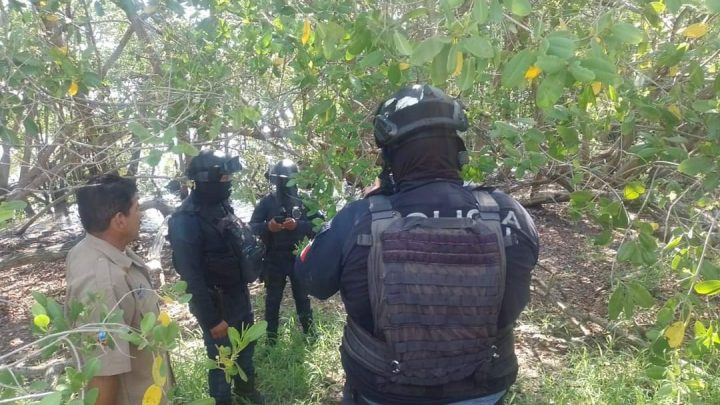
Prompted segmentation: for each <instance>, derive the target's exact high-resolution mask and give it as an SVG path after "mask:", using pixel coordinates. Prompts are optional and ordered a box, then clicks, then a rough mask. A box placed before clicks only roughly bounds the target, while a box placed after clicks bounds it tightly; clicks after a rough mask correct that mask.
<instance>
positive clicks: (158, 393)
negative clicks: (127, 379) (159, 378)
mask: <svg viewBox="0 0 720 405" xmlns="http://www.w3.org/2000/svg"><path fill="white" fill-rule="evenodd" d="M162 395H163V393H162V388H160V387H159V386H157V385H155V384H153V385H151V386H149V387H148V388H147V389H146V390H145V395H143V399H142V405H158V404H159V403H160V400H161V399H162Z"/></svg>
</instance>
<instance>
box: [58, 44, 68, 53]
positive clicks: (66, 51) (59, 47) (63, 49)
mask: <svg viewBox="0 0 720 405" xmlns="http://www.w3.org/2000/svg"><path fill="white" fill-rule="evenodd" d="M57 50H58V52H60V53H61V54H63V55H67V53H68V47H67V46H58V47H57Z"/></svg>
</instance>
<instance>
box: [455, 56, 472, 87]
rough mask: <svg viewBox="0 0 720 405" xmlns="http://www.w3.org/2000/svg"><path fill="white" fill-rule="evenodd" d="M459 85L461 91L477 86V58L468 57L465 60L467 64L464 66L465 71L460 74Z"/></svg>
mask: <svg viewBox="0 0 720 405" xmlns="http://www.w3.org/2000/svg"><path fill="white" fill-rule="evenodd" d="M457 84H458V86H459V87H460V90H461V91H465V90H468V89H470V88H471V87H472V86H473V84H475V58H473V57H468V58H466V59H465V64H464V65H463V70H462V72H461V73H460V78H458V80H457Z"/></svg>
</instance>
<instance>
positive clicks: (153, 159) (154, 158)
mask: <svg viewBox="0 0 720 405" xmlns="http://www.w3.org/2000/svg"><path fill="white" fill-rule="evenodd" d="M162 157H163V151H161V150H157V149H153V150H151V151H150V153H148V155H147V157H146V158H145V162H146V163H147V164H148V165H150V166H151V167H156V166H157V165H158V164H159V163H160V160H161V159H162Z"/></svg>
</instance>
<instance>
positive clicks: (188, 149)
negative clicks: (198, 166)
mask: <svg viewBox="0 0 720 405" xmlns="http://www.w3.org/2000/svg"><path fill="white" fill-rule="evenodd" d="M171 151H172V152H173V153H177V154H178V155H179V154H185V155H188V156H197V155H198V154H199V153H200V151H199V150H198V148H196V147H195V146H193V145H191V144H189V143H187V142H180V143H179V144H177V145H175V146H173V148H172V149H171Z"/></svg>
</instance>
